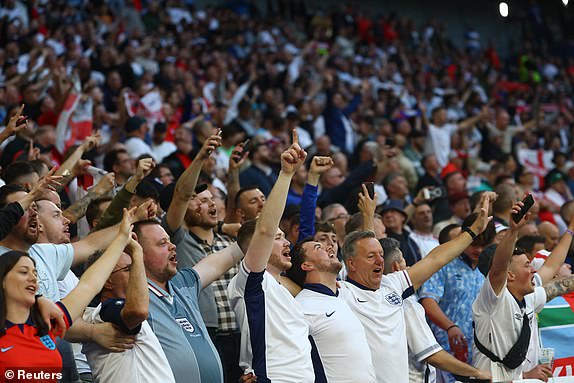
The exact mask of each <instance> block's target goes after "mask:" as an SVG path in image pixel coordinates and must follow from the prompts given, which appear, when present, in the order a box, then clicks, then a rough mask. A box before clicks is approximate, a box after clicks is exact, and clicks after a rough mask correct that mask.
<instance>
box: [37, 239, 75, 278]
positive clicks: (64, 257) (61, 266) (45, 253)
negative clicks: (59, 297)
mask: <svg viewBox="0 0 574 383" xmlns="http://www.w3.org/2000/svg"><path fill="white" fill-rule="evenodd" d="M31 251H33V252H35V253H36V254H35V255H37V256H38V257H40V258H42V259H43V261H44V263H45V264H46V265H47V266H48V267H49V268H50V269H51V271H52V272H53V275H55V276H56V279H57V280H58V281H63V280H64V279H65V278H66V275H67V274H68V271H70V268H71V267H72V262H73V261H74V247H73V246H72V245H71V244H69V243H68V244H62V245H54V244H51V243H39V244H35V245H33V246H32V248H31Z"/></svg>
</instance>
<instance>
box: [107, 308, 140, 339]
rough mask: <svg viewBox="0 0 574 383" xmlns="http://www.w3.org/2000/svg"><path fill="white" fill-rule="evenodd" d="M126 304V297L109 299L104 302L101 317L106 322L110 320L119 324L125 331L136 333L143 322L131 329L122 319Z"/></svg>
mask: <svg viewBox="0 0 574 383" xmlns="http://www.w3.org/2000/svg"><path fill="white" fill-rule="evenodd" d="M125 304H126V300H125V299H108V300H107V301H105V302H104V303H103V304H102V309H101V310H100V318H102V320H103V321H104V322H110V323H113V324H115V325H116V326H118V327H119V328H120V329H121V330H122V331H123V332H124V333H126V334H130V335H135V334H137V333H139V332H140V330H141V327H142V325H141V323H140V324H139V325H137V326H136V327H134V328H133V329H131V330H130V328H129V327H128V326H127V325H126V324H125V322H124V320H123V319H122V309H123V308H124V306H125Z"/></svg>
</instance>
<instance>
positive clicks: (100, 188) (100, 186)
mask: <svg viewBox="0 0 574 383" xmlns="http://www.w3.org/2000/svg"><path fill="white" fill-rule="evenodd" d="M115 184H116V176H115V174H114V173H108V174H106V175H105V176H103V177H102V178H101V179H100V181H99V182H98V183H97V184H96V185H94V187H93V188H92V189H94V192H95V193H96V194H98V195H104V194H108V193H109V192H110V191H111V190H112V189H113V188H114V186H115Z"/></svg>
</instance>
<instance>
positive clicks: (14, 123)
mask: <svg viewBox="0 0 574 383" xmlns="http://www.w3.org/2000/svg"><path fill="white" fill-rule="evenodd" d="M23 111H24V104H22V105H20V109H18V112H16V113H15V114H14V115H13V116H12V117H10V120H8V125H6V128H5V129H4V130H3V131H1V132H0V144H1V143H2V142H4V141H6V140H7V139H8V138H10V137H11V136H13V135H15V134H16V133H18V132H19V131H20V130H22V129H24V128H25V127H26V124H27V120H26V116H22V112H23Z"/></svg>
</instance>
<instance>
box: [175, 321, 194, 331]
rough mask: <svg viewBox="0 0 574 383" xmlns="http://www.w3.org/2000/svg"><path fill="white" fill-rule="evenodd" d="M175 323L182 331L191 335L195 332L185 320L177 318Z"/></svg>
mask: <svg viewBox="0 0 574 383" xmlns="http://www.w3.org/2000/svg"><path fill="white" fill-rule="evenodd" d="M175 321H176V322H177V323H179V325H180V326H181V328H182V329H184V330H185V331H187V332H191V333H193V332H195V327H193V325H192V324H191V323H190V322H189V321H188V320H187V318H177V319H176V320H175Z"/></svg>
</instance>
